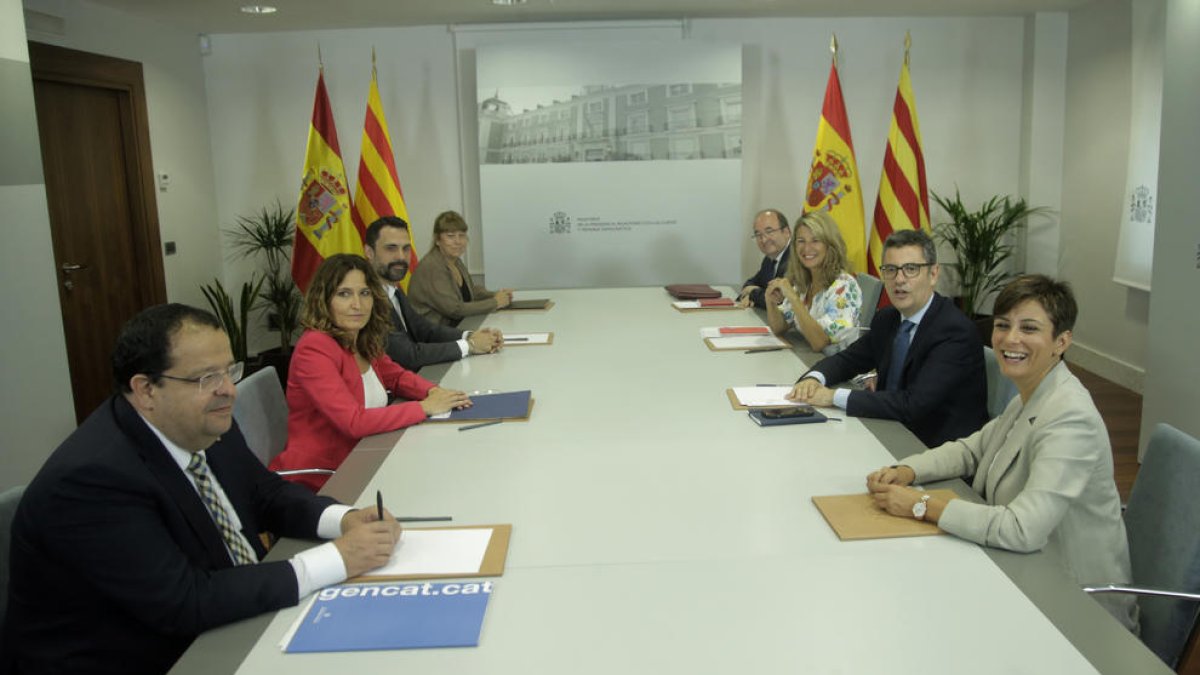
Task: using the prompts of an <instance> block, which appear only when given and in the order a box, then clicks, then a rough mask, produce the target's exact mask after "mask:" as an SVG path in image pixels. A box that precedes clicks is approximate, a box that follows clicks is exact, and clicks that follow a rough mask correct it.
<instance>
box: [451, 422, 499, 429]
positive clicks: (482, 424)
mask: <svg viewBox="0 0 1200 675" xmlns="http://www.w3.org/2000/svg"><path fill="white" fill-rule="evenodd" d="M503 421H504V420H492V421H491V422H480V423H479V424H468V425H467V426H465V427H459V428H458V430H459V431H470V430H471V429H478V428H480V427H490V426H492V425H493V424H500V423H501V422H503Z"/></svg>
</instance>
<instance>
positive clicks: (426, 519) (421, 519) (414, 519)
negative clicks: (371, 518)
mask: <svg viewBox="0 0 1200 675" xmlns="http://www.w3.org/2000/svg"><path fill="white" fill-rule="evenodd" d="M449 520H454V519H453V518H451V517H450V516H405V517H403V518H397V519H396V522H399V523H438V522H445V521H449Z"/></svg>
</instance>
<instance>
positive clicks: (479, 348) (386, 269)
mask: <svg viewBox="0 0 1200 675" xmlns="http://www.w3.org/2000/svg"><path fill="white" fill-rule="evenodd" d="M363 254H364V255H365V256H366V258H367V260H369V261H370V262H371V264H372V265H373V266H374V267H375V271H376V272H379V276H380V277H382V278H383V280H384V281H385V282H387V284H386V286H385V290H386V291H387V294H388V297H389V298H390V299H391V305H392V307H391V309H392V332H391V334H389V335H388V341H387V346H386V348H385V349H386V351H387V354H388V356H390V357H392V360H393V361H395V362H396V363H399V364H400V365H402V366H404V367H405V368H407V369H409V370H412V371H416V370H419V369H420V368H421V367H422V366H428V365H430V364H433V363H442V362H443V361H457V360H459V359H463V358H466V357H467V356H469V355H471V354H494V353H495V352H497V351H499V349H500V346H501V345H502V344H503V342H504V336H503V335H502V334H501V333H500V331H498V330H496V329H494V328H481V329H479V330H477V331H465V332H463V331H458V330H455V329H454V328H451V327H449V326H444V325H442V324H439V323H434V322H432V321H430V320H429V319H426V318H425V317H423V316H421V315H420V314H418V313H417V312H415V311H413V309H412V306H411V305H409V303H408V298H407V297H405V295H404V291H403V290H401V289H400V288H398V287H397V286H396V284H397V283H398V282H399V281H400V280H401V279H403V278H404V275H406V274H408V263H409V260H410V256H411V255H412V240H411V238H410V236H409V233H408V223H406V222H404V219H403V218H398V217H396V216H384V217H383V218H380V219H379V220H376V221H375V222H373V223H371V225H370V226H369V227H367V232H366V237H365V239H364V242H363Z"/></svg>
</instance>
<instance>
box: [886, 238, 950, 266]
mask: <svg viewBox="0 0 1200 675" xmlns="http://www.w3.org/2000/svg"><path fill="white" fill-rule="evenodd" d="M904 246H920V247H921V248H922V249H924V252H925V262H927V263H935V262H937V245H936V244H934V243H933V239H932V238H931V237H930V236H929V235H928V234H925V231H924V230H896V231H895V232H893V233H891V234H890V235H888V238H887V241H885V242H883V252H884V253H887V250H888V249H889V248H902V247H904Z"/></svg>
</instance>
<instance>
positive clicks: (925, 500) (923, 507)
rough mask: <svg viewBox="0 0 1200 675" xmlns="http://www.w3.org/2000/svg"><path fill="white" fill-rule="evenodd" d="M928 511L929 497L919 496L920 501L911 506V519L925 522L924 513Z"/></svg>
mask: <svg viewBox="0 0 1200 675" xmlns="http://www.w3.org/2000/svg"><path fill="white" fill-rule="evenodd" d="M928 510H929V495H928V494H923V495H921V501H919V502H917V503H916V504H913V518H916V519H917V520H925V512H926V511H928Z"/></svg>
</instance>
